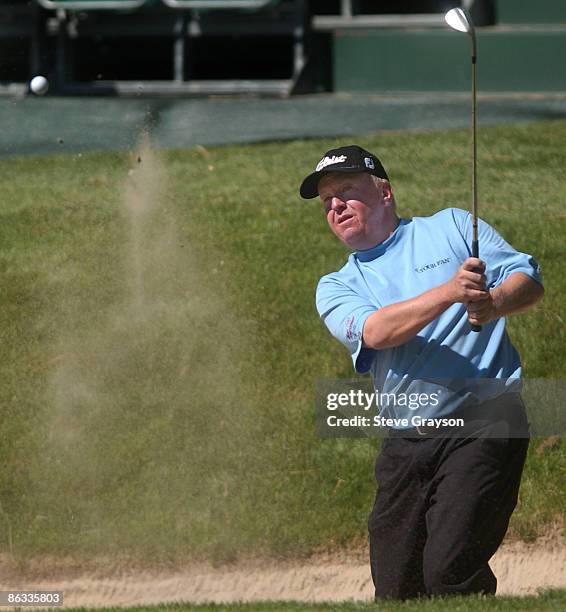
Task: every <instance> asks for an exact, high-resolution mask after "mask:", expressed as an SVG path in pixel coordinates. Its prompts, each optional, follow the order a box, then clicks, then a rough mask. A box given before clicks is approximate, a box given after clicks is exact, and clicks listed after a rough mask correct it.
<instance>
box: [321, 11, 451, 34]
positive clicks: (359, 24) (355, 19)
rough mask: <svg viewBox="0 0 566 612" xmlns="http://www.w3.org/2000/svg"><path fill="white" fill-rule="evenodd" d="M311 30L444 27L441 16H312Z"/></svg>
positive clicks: (442, 16)
mask: <svg viewBox="0 0 566 612" xmlns="http://www.w3.org/2000/svg"><path fill="white" fill-rule="evenodd" d="M311 25H312V28H313V30H316V31H319V32H328V31H334V30H356V29H361V28H412V27H432V26H444V25H445V24H444V15H443V14H423V15H419V14H415V15H353V16H351V17H344V16H342V15H314V16H313V18H312V20H311Z"/></svg>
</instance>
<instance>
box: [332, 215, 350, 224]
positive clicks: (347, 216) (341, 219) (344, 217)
mask: <svg viewBox="0 0 566 612" xmlns="http://www.w3.org/2000/svg"><path fill="white" fill-rule="evenodd" d="M353 216H354V215H348V214H346V215H342V216H341V217H340V218H339V219H338V220H337V221H336V224H337V225H342V223H344V222H345V221H348V219H351V218H352V217H353Z"/></svg>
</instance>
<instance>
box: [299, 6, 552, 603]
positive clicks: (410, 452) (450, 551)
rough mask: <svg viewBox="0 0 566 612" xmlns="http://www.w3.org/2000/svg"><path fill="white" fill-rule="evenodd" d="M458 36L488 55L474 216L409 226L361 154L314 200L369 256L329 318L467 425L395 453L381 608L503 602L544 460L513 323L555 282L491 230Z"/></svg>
mask: <svg viewBox="0 0 566 612" xmlns="http://www.w3.org/2000/svg"><path fill="white" fill-rule="evenodd" d="M446 21H447V23H448V25H450V26H451V27H452V28H453V29H455V30H457V31H460V32H465V33H467V34H469V35H470V37H471V42H472V155H473V168H472V215H470V214H469V213H467V212H465V211H463V210H460V209H457V208H451V209H447V210H442V211H440V212H438V213H436V214H435V215H432V216H431V217H420V218H419V217H415V218H412V219H403V218H399V216H398V215H397V211H396V204H395V198H394V196H393V192H392V188H391V184H390V182H389V177H388V175H387V173H386V171H385V169H384V168H383V166H382V164H381V162H380V161H379V160H378V159H377V157H376V156H375V155H373V154H372V153H370V152H369V151H366V150H364V149H362V148H361V147H358V146H355V145H352V146H347V147H340V148H338V149H333V150H331V151H328V152H327V153H326V154H325V155H324V156H323V158H322V159H321V160H320V162H319V163H318V165H317V166H316V169H315V171H314V172H312V173H311V174H309V176H307V177H306V179H305V180H304V181H303V183H302V185H301V188H300V193H301V196H302V197H303V198H315V197H317V196H319V197H320V200H321V201H322V203H323V208H324V212H325V215H326V219H327V222H328V225H329V226H330V229H331V230H332V231H333V232H334V234H335V235H336V236H337V237H338V239H339V240H341V241H342V242H343V243H344V244H346V245H347V246H348V247H350V248H351V250H352V251H353V253H352V254H351V255H350V257H349V258H348V261H347V263H346V264H345V265H344V267H343V268H342V269H341V270H339V271H338V272H335V273H332V274H328V275H326V276H324V277H323V278H322V279H321V280H320V282H319V284H318V287H317V292H316V304H317V309H318V312H319V314H320V316H321V318H322V319H323V321H324V322H325V324H326V325H327V327H328V329H329V330H330V332H331V333H332V334H333V335H334V336H335V337H336V338H337V339H338V340H339V341H340V342H342V343H343V344H344V345H345V346H346V347H347V348H348V350H349V351H350V354H351V357H352V361H353V364H354V368H355V370H356V371H357V372H360V373H364V372H371V375H372V378H373V382H374V387H375V391H376V393H377V392H379V391H386V392H390V391H393V395H395V392H398V391H404V392H407V391H417V392H418V397H419V398H424V399H426V398H430V397H432V396H433V395H435V394H436V395H435V399H436V402H424V401H423V403H422V406H419V407H418V409H417V412H418V413H421V416H423V417H447V416H449V417H462V419H461V420H462V422H464V426H463V427H457V428H455V427H446V428H444V429H442V428H440V429H439V428H437V427H426V426H425V427H419V426H415V427H403V426H400V427H398V428H396V429H395V428H393V429H391V430H390V431H389V436H388V437H387V438H386V439H385V440H384V443H383V445H382V449H381V453H380V455H379V456H378V458H377V460H376V465H375V475H376V480H377V483H378V491H377V494H376V498H375V502H374V507H373V510H372V512H371V514H370V517H369V521H368V527H369V543H370V564H371V571H372V578H373V582H374V585H375V596H376V598H392V599H407V598H412V597H420V596H430V595H449V594H469V593H484V594H494V593H495V591H496V588H497V579H496V577H495V576H494V574H493V572H492V571H491V568H490V567H489V560H490V558H491V557H492V556H493V554H494V553H495V551H496V550H497V548H498V547H499V545H500V544H501V542H502V540H503V537H504V536H505V533H506V531H507V527H508V524H509V519H510V517H511V514H512V512H513V510H514V508H515V505H516V503H517V496H518V491H519V485H520V481H521V475H522V471H523V465H524V461H525V457H526V453H527V449H528V445H529V433H528V422H527V418H526V414H525V409H524V405H523V402H522V400H521V395H520V378H521V362H520V358H519V355H518V353H517V351H516V350H515V348H514V347H513V345H512V344H511V342H510V340H509V337H508V335H507V333H506V331H505V317H506V316H508V315H512V314H517V313H522V312H525V311H526V310H528V309H529V308H531V307H532V306H533V305H534V304H535V303H536V302H538V301H539V300H540V299H541V298H542V296H543V293H544V290H543V287H542V283H541V277H540V269H539V266H538V264H537V263H536V261H535V260H534V259H533V258H532V257H531V256H530V255H527V254H525V253H520V252H518V251H516V250H515V249H513V248H512V247H511V246H510V245H509V244H508V243H507V242H505V240H503V238H501V236H499V234H498V233H497V232H496V231H495V230H494V229H493V228H492V227H490V226H489V225H488V224H486V223H484V222H483V221H481V220H478V219H477V212H476V209H477V204H476V193H477V190H476V112H475V111H476V88H475V76H476V73H475V64H476V44H475V33H474V28H473V24H472V22H471V19H470V18H469V15H468V14H467V13H466V12H465V11H462V9H453V10H451V11H449V12H448V13H447V15H446ZM422 171H423V172H426V168H423V169H422ZM478 245H481V246H479V253H480V254H481V259H480V258H479V257H478V254H479V253H478ZM381 410H382V412H384V413H385V414H387V413H389V415H390V416H399V411H400V410H399V407H398V406H393V408H392V409H391V408H390V407H389V406H387V407H385V408H384V407H381ZM412 410H413V408H411V409H409V410H407V409H401V413H402V412H403V411H404V412H405V414H404V415H401V416H409V415H408V414H407V413H410V412H411V411H412Z"/></svg>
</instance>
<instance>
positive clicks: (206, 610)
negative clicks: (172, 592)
mask: <svg viewBox="0 0 566 612" xmlns="http://www.w3.org/2000/svg"><path fill="white" fill-rule="evenodd" d="M565 605H566V591H562V590H554V589H553V590H546V591H541V592H540V593H539V595H538V596H531V597H497V598H489V597H481V596H469V597H450V598H445V599H439V598H434V599H424V600H412V601H407V602H386V601H382V602H379V603H354V602H351V603H312V604H308V603H297V602H283V601H281V602H280V601H277V602H257V603H241V604H201V605H191V604H184V603H176V604H166V605H160V606H137V607H132V608H102V609H103V610H107V611H111V610H116V611H119V612H123V611H124V610H132V611H134V610H135V611H136V612H184V611H185V610H187V611H193V610H194V611H195V612H231V611H232V610H242V612H280V611H283V610H287V611H289V612H292V611H294V610H313V611H315V610H324V611H326V612H363V611H366V610H380V612H381V611H383V612H412V611H418V612H420V611H421V610H447V611H450V612H468V611H472V612H473V611H474V610H481V611H482V612H483V610H505V611H507V610H559V609H562V608H564V606H565ZM88 609H89V608H68V610H69V612H78V611H79V610H88ZM98 609H99V610H100V608H98Z"/></svg>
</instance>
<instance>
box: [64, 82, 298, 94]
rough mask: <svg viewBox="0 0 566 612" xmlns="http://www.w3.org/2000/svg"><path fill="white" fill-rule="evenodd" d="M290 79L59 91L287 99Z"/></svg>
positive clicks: (102, 85) (70, 86) (79, 86)
mask: <svg viewBox="0 0 566 612" xmlns="http://www.w3.org/2000/svg"><path fill="white" fill-rule="evenodd" d="M293 85H294V81H293V80H292V79H273V80H267V79H265V80H263V79H261V80H260V79H258V80H198V81H197V80H192V81H186V82H176V81H137V82H136V81H95V82H92V83H79V82H71V83H66V84H65V86H64V87H63V89H62V90H61V91H60V93H62V94H68V95H79V96H80V95H116V96H147V95H150V96H175V95H179V96H186V95H195V96H207V95H229V94H256V95H266V96H267V95H269V96H288V95H289V94H290V93H291V90H292V88H293Z"/></svg>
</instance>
